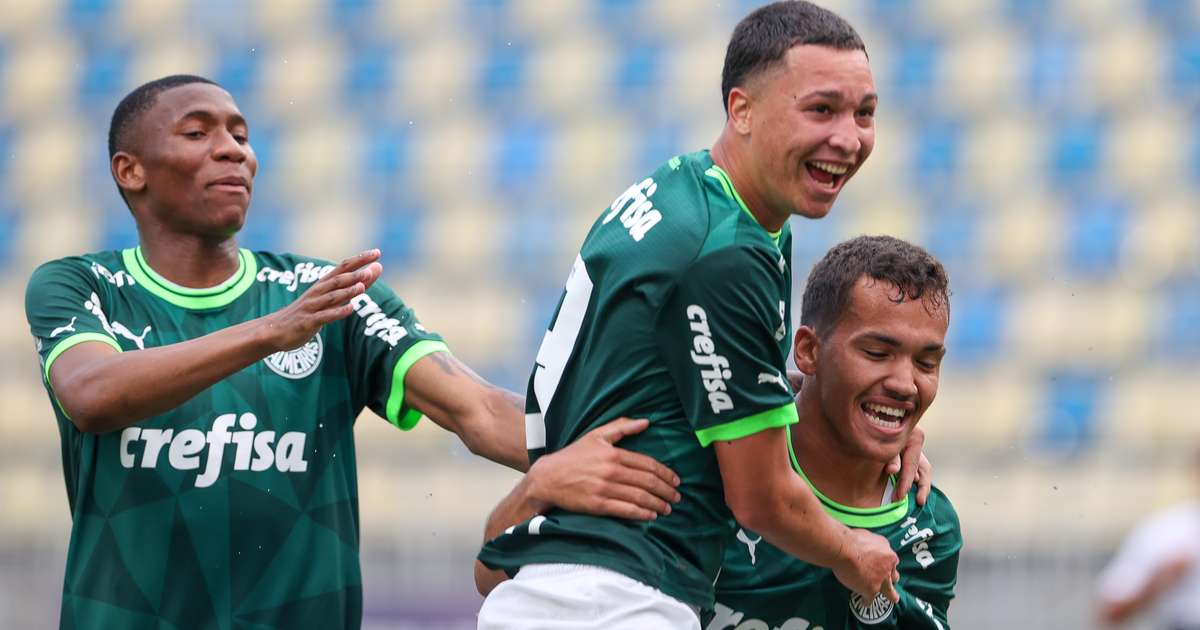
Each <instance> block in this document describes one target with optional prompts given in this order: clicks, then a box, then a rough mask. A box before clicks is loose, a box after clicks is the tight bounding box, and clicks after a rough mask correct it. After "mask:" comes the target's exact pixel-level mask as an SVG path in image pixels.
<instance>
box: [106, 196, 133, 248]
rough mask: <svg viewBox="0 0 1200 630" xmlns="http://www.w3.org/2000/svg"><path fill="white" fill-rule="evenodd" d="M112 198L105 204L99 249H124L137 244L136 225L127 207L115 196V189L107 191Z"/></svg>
mask: <svg viewBox="0 0 1200 630" xmlns="http://www.w3.org/2000/svg"><path fill="white" fill-rule="evenodd" d="M109 196H110V197H111V198H112V201H110V202H109V203H108V204H106V205H105V207H104V210H103V213H102V219H101V222H100V223H101V225H100V243H99V249H125V248H126V247H133V246H134V245H137V244H138V234H137V226H135V225H134V223H133V216H131V215H130V214H129V208H127V207H125V204H124V202H122V201H121V198H120V197H118V196H117V192H116V189H115V188H114V189H113V191H112V192H110V193H109Z"/></svg>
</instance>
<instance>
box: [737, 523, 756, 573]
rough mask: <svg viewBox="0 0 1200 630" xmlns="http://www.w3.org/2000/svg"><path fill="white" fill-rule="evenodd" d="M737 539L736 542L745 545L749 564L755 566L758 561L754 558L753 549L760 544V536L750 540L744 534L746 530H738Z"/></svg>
mask: <svg viewBox="0 0 1200 630" xmlns="http://www.w3.org/2000/svg"><path fill="white" fill-rule="evenodd" d="M737 539H738V542H740V543H742V544H744V545H746V550H747V551H749V552H750V564H752V565H753V564H756V563H757V562H758V559H757V558H755V557H754V548H755V547H757V546H758V543H760V542H762V536H759V537H758V538H755V539H754V540H750V536H749V535H748V534H746V530H744V529H741V528H739V529H738V533H737Z"/></svg>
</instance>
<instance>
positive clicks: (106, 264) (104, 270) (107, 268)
mask: <svg viewBox="0 0 1200 630" xmlns="http://www.w3.org/2000/svg"><path fill="white" fill-rule="evenodd" d="M88 279H91V280H101V279H102V280H105V281H107V282H109V283H111V284H114V285H117V286H122V285H124V284H134V280H133V277H132V276H130V275H129V273H128V272H127V271H125V268H124V264H123V262H122V259H121V252H120V251H115V250H108V251H99V252H91V253H87V254H79V255H76V256H64V257H62V258H55V259H53V260H48V261H46V262H44V263H42V264H40V265H38V267H37V268H36V269H34V270H33V273H32V274H31V275H30V277H29V287H30V288H32V287H35V286H37V285H40V284H43V283H46V282H56V281H57V282H70V281H72V280H81V281H85V282H86V281H88Z"/></svg>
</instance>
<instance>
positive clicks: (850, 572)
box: [713, 428, 899, 602]
mask: <svg viewBox="0 0 1200 630" xmlns="http://www.w3.org/2000/svg"><path fill="white" fill-rule="evenodd" d="M786 440H787V435H786V432H785V430H784V429H782V428H774V429H766V430H763V431H759V432H758V433H755V434H753V435H750V436H747V437H743V438H741V439H738V440H733V441H717V442H714V443H713V447H714V448H715V449H716V452H717V461H718V463H719V465H720V467H721V479H722V482H723V483H724V485H725V503H726V504H727V505H729V509H730V510H732V511H733V515H734V517H735V518H736V519H737V521H738V522H739V523H741V524H742V525H743V526H745V527H747V528H749V529H752V530H754V531H756V532H758V533H759V534H762V536H763V537H764V538H766V539H767V540H768V541H769V542H770V543H771V544H773V545H775V546H776V547H779V548H780V549H782V550H784V551H786V552H787V553H788V554H790V555H793V556H795V557H797V558H800V559H801V560H804V561H806V562H809V563H812V564H817V565H820V566H823V567H829V568H831V569H833V572H834V575H836V576H837V578H838V581H840V582H841V583H842V584H845V585H846V587H848V588H850V589H851V590H853V591H856V592H858V593H860V594H862V595H864V596H867V597H870V598H872V599H873V598H874V597H875V595H876V593H883V594H884V595H885V596H887V597H888V598H889V599H891V600H892V601H893V602H894V601H896V600H897V598H898V596H897V594H896V591H895V589H894V588H893V587H892V583H893V582H895V581H896V580H898V579H899V574H898V573H897V571H896V566H897V564H898V562H899V560H898V558H897V557H896V554H895V553H894V552H893V551H892V549H891V546H890V545H889V544H888V541H887V539H885V538H883V537H882V536H877V535H875V534H872V533H870V532H868V531H865V530H861V529H849V528H847V527H846V526H844V525H842V524H841V523H838V522H837V521H835V520H834V519H833V518H832V517H831V516H829V515H828V514H826V513H825V510H823V509H822V508H821V505H820V502H819V501H818V500H817V498H816V497H815V496H813V493H812V491H811V490H810V489H809V488H808V486H807V485H806V484H805V483H804V481H803V480H802V479H801V478H800V476H799V475H797V474H795V473H794V472H793V471H792V468H791V466H790V465H789V464H788V462H787V441H786Z"/></svg>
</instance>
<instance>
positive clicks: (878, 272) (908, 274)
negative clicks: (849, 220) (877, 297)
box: [800, 236, 950, 337]
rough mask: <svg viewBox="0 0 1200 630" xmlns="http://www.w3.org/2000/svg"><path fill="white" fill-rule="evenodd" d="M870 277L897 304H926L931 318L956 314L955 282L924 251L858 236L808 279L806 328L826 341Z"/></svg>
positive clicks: (891, 239) (803, 311) (899, 242)
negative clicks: (884, 285)
mask: <svg viewBox="0 0 1200 630" xmlns="http://www.w3.org/2000/svg"><path fill="white" fill-rule="evenodd" d="M863 276H867V277H869V278H872V279H874V280H876V281H880V282H886V283H887V284H889V285H891V287H893V288H894V289H895V290H896V291H895V294H894V295H893V296H892V300H893V301H895V302H896V303H897V304H898V303H900V302H903V301H904V300H906V299H909V300H924V302H925V307H926V308H927V309H929V310H930V312H935V311H937V310H940V309H942V308H945V309H946V313H947V314H949V312H950V278H949V277H948V276H947V275H946V269H945V268H944V267H942V263H940V262H938V260H937V258H934V257H933V255H932V254H930V253H929V252H927V251H925V250H924V249H923V248H921V247H918V246H916V245H913V244H912V243H909V242H907V241H903V240H900V239H898V238H894V237H891V236H858V237H855V238H852V239H850V240H848V241H843V242H841V243H838V244H837V245H834V246H833V247H832V248H831V249H830V250H829V251H828V252H826V254H825V257H824V258H822V259H821V260H820V261H819V262H817V264H816V265H814V266H813V268H812V271H811V272H810V273H809V275H808V283H807V284H806V285H805V287H804V302H803V306H802V308H801V311H800V323H801V324H802V325H804V326H808V327H810V328H812V329H813V330H814V331H816V333H817V335H819V336H822V337H824V336H825V335H827V334H828V333H829V332H830V331H832V330H833V328H834V326H835V325H836V324H837V322H838V320H839V319H840V318H841V317H842V314H843V313H844V312H845V310H846V304H847V302H849V300H850V290H851V289H852V288H853V287H854V285H855V284H857V283H858V279H859V278H861V277H863Z"/></svg>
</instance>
